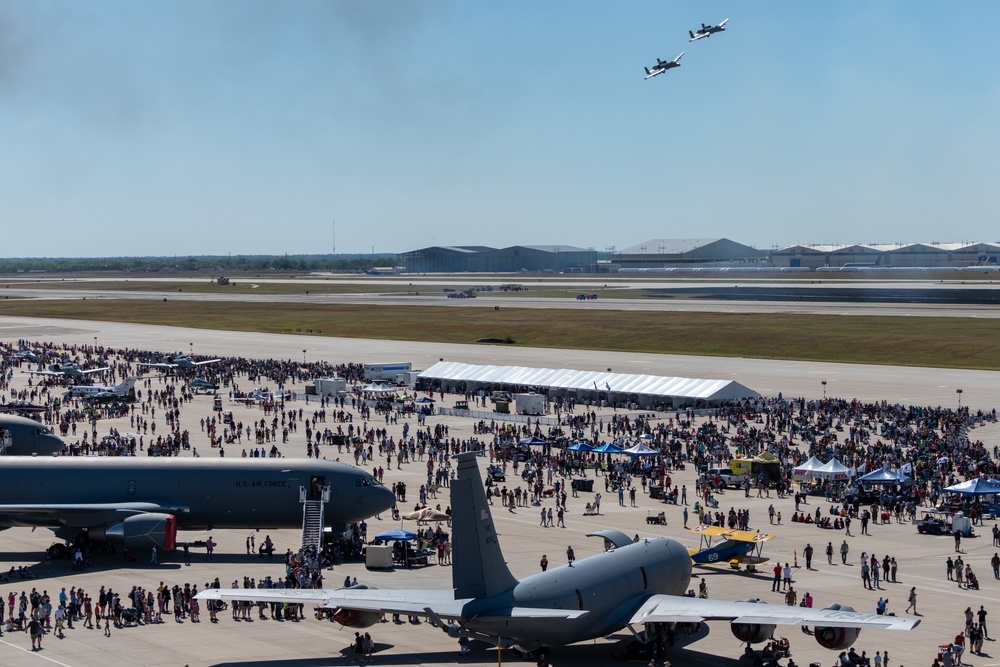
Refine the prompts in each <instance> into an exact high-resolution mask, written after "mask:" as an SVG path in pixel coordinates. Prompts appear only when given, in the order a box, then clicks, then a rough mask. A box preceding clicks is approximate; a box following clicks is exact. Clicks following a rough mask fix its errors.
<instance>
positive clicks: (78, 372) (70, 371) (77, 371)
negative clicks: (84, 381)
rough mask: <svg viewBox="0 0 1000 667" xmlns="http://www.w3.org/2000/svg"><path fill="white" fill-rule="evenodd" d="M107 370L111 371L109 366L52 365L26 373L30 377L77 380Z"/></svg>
mask: <svg viewBox="0 0 1000 667" xmlns="http://www.w3.org/2000/svg"><path fill="white" fill-rule="evenodd" d="M109 370H111V367H110V366H104V367H103V368H80V366H78V365H77V364H52V365H51V366H49V367H48V369H47V370H44V371H28V373H30V374H32V375H45V376H47V377H59V378H67V377H69V378H79V377H84V376H86V375H90V374H91V373H103V372H104V371H109Z"/></svg>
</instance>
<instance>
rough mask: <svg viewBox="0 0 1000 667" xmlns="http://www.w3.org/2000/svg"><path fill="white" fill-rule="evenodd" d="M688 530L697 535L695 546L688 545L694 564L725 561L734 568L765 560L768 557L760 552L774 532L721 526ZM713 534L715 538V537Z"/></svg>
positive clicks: (750, 566) (713, 563)
mask: <svg viewBox="0 0 1000 667" xmlns="http://www.w3.org/2000/svg"><path fill="white" fill-rule="evenodd" d="M691 532H692V533H694V534H695V535H699V536H700V537H701V546H700V548H698V549H688V553H690V554H691V561H692V562H693V563H694V564H695V565H720V564H723V563H729V566H730V567H733V566H735V567H736V568H738V567H739V566H740V565H746V566H747V569H749V570H753V568H754V566H756V565H760V564H761V563H766V562H767V561H768V560H769V559H767V558H765V557H764V555H763V550H764V543H765V542H767V541H768V540H772V539H774V535H769V534H767V533H755V532H754V531H752V530H730V529H729V528H722V527H721V526H705V525H702V526H698V527H696V528H692V529H691ZM714 538H719V539H718V540H715V539H714Z"/></svg>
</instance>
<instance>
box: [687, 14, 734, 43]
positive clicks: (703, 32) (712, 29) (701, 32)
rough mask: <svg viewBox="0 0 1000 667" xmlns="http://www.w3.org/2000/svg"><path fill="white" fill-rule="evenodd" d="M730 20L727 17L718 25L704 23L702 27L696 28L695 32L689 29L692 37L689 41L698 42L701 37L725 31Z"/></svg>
mask: <svg viewBox="0 0 1000 667" xmlns="http://www.w3.org/2000/svg"><path fill="white" fill-rule="evenodd" d="M728 21H729V19H726V20H725V21H723V22H722V23H720V24H718V25H705V24H704V23H702V24H701V27H700V28H698V29H697V30H695V31H694V32H691V31H690V30H688V34H689V35H690V36H691V39H689V40H688V41H689V42H697V41H698V40H699V39H704V38H705V37H711V36H712V35H714V34H715V33H717V32H725V31H726V28H725V25H726V23H727V22H728Z"/></svg>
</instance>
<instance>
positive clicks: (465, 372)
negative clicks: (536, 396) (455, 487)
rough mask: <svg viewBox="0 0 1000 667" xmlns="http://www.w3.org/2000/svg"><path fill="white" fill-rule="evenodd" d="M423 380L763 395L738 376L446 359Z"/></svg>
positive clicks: (715, 398) (640, 397) (644, 396)
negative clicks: (666, 374)
mask: <svg viewBox="0 0 1000 667" xmlns="http://www.w3.org/2000/svg"><path fill="white" fill-rule="evenodd" d="M419 377H420V379H421V380H423V381H438V382H441V383H442V385H443V386H446V387H447V386H451V387H457V386H459V385H464V386H465V387H466V388H467V389H469V390H475V389H492V388H503V387H533V388H536V389H540V390H543V391H547V392H550V393H551V394H553V395H576V396H579V395H582V394H588V395H591V396H594V397H595V398H596V397H598V396H600V397H602V398H603V397H608V398H610V399H611V400H622V401H626V400H627V401H634V402H636V403H638V404H640V405H649V404H651V403H652V402H654V401H656V400H659V401H661V402H664V403H672V404H673V405H677V406H680V405H685V404H690V403H694V402H696V401H704V402H706V403H719V402H722V401H729V400H736V399H741V398H758V397H759V396H760V394H758V393H757V392H755V391H753V390H752V389H748V388H747V387H744V386H743V385H741V384H740V383H738V382H734V381H732V380H702V379H694V378H681V377H662V376H658V375H636V374H630V373H608V372H605V371H580V370H572V369H568V368H531V367H528V366H486V365H477V364H464V363H460V362H456V361H441V362H438V363H436V364H434V365H433V366H431V367H430V368H428V369H427V370H425V371H423V372H421V373H420V376H419Z"/></svg>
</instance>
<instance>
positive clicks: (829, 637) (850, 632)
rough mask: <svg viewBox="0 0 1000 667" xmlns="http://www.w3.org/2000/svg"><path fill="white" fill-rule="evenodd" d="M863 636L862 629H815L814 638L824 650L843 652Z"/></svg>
mask: <svg viewBox="0 0 1000 667" xmlns="http://www.w3.org/2000/svg"><path fill="white" fill-rule="evenodd" d="M860 634H861V628H814V632H813V636H814V637H816V641H817V642H818V643H819V645H820V646H822V647H823V648H828V649H830V650H831V651H843V650H844V649H847V648H850V646H851V644H853V643H854V642H855V641H857V639H858V635H860Z"/></svg>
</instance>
